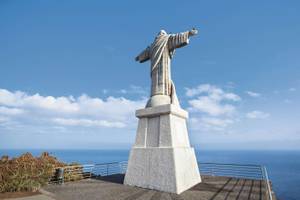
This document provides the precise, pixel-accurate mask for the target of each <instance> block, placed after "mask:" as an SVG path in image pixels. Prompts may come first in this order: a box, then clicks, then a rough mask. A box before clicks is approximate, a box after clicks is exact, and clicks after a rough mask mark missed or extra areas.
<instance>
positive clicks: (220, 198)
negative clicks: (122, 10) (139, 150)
mask: <svg viewBox="0 0 300 200" xmlns="http://www.w3.org/2000/svg"><path fill="white" fill-rule="evenodd" d="M198 165H199V168H200V173H201V178H202V182H201V183H199V184H197V185H195V186H194V187H192V188H190V189H189V190H187V191H185V192H183V193H181V194H179V195H177V194H174V193H166V192H160V191H156V190H149V189H143V188H139V187H132V186H127V185H123V181H124V173H125V171H126V167H127V163H126V162H118V163H106V164H95V165H83V167H82V168H81V169H80V168H78V167H76V168H74V170H75V169H76V170H77V172H78V174H81V175H82V177H84V178H85V179H83V180H80V181H73V182H65V183H63V184H55V183H56V182H55V180H52V182H51V184H49V185H48V186H46V187H44V188H43V190H42V193H44V195H47V196H48V197H51V198H52V199H57V200H77V199H78V200H79V199H85V200H92V199H101V200H117V199H118V200H134V199H137V200H160V199H161V200H162V199H166V200H196V199H197V200H231V199H232V200H233V199H234V200H246V199H247V200H275V199H276V198H275V195H274V193H273V191H272V188H271V184H270V181H269V179H268V175H267V171H266V168H265V167H263V166H260V165H237V164H216V163H199V164H198ZM66 170H72V169H70V168H69V169H66ZM77 172H76V171H75V173H77ZM65 173H68V171H66V172H65ZM73 173H74V171H73ZM66 181H67V180H66Z"/></svg>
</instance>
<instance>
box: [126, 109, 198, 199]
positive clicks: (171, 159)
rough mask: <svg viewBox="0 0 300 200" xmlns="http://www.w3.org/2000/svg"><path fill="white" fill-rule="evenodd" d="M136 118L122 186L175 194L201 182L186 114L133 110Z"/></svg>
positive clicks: (172, 110)
mask: <svg viewBox="0 0 300 200" xmlns="http://www.w3.org/2000/svg"><path fill="white" fill-rule="evenodd" d="M136 116H137V117H138V118H139V122H138V129H137V135H136V141H135V144H134V146H133V147H132V149H131V152H130V156H129V162H128V167H127V172H126V175H125V180H124V184H126V185H132V186H138V187H142V188H149V189H155V190H160V191H165V192H172V193H177V194H179V193H181V192H183V191H185V190H187V189H189V188H190V187H192V186H194V185H196V184H197V183H199V182H201V178H200V174H199V169H198V165H197V160H196V157H195V152H194V149H193V148H192V147H191V146H190V142H189V138H188V132H187V127H186V119H187V118H188V113H187V112H186V111H185V110H183V109H181V108H180V107H179V106H176V105H173V104H167V105H160V106H156V107H149V108H145V109H141V110H137V111H136Z"/></svg>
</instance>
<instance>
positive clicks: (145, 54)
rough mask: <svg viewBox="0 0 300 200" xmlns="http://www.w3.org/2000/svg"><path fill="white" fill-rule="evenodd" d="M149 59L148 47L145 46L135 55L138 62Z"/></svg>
mask: <svg viewBox="0 0 300 200" xmlns="http://www.w3.org/2000/svg"><path fill="white" fill-rule="evenodd" d="M149 59H150V47H147V48H146V49H145V50H144V51H142V53H140V54H139V55H138V56H137V57H135V60H136V61H139V62H140V63H143V62H146V61H147V60H149Z"/></svg>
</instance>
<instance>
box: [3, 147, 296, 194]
mask: <svg viewBox="0 0 300 200" xmlns="http://www.w3.org/2000/svg"><path fill="white" fill-rule="evenodd" d="M43 151H47V152H49V153H50V154H51V155H53V156H55V157H57V158H58V159H59V160H61V161H64V162H67V163H71V162H77V163H81V164H96V163H107V162H118V161H127V160H128V155H129V150H54V149H44V150H42V149H39V150H36V149H35V150H29V149H27V150H26V149H18V150H4V149H2V150H0V156H2V155H9V156H10V157H15V156H19V155H21V154H23V153H25V152H30V153H32V154H33V155H34V156H38V155H40V154H41V152H43ZM196 156H197V160H198V161H200V162H215V163H235V164H259V165H264V166H266V168H267V170H268V174H269V178H270V180H271V181H272V185H273V189H274V191H275V193H276V196H277V198H278V199H279V200H299V199H300V151H240V150H239V151H237V150H235V151H229V150H196Z"/></svg>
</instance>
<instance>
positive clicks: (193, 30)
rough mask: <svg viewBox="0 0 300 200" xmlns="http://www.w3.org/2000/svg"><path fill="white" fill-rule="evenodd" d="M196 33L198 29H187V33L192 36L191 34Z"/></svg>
mask: <svg viewBox="0 0 300 200" xmlns="http://www.w3.org/2000/svg"><path fill="white" fill-rule="evenodd" d="M197 34H198V30H197V29H195V28H193V29H192V30H190V31H189V35H190V36H193V35H197Z"/></svg>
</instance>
